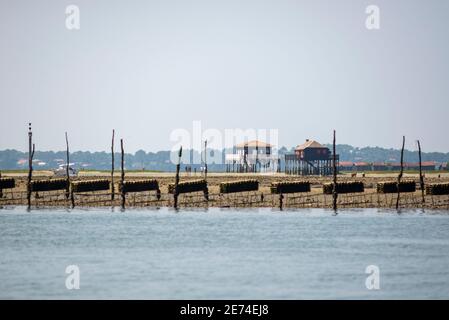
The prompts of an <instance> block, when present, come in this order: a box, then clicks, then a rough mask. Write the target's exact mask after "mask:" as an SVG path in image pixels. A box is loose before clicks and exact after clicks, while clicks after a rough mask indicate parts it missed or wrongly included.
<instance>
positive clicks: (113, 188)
mask: <svg viewBox="0 0 449 320" xmlns="http://www.w3.org/2000/svg"><path fill="white" fill-rule="evenodd" d="M114 137H115V130H114V129H112V144H111V158H112V162H111V201H114V199H115V187H114ZM112 205H114V203H112Z"/></svg>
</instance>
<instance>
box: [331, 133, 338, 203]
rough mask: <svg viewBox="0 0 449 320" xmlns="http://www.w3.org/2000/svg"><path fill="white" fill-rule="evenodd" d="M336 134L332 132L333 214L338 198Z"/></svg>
mask: <svg viewBox="0 0 449 320" xmlns="http://www.w3.org/2000/svg"><path fill="white" fill-rule="evenodd" d="M335 142H336V132H335V130H334V140H333V150H332V151H333V153H334V154H333V171H334V172H333V173H334V185H333V191H332V195H333V205H332V207H333V209H334V211H335V212H337V198H338V193H337V154H336V149H337V148H336V145H335Z"/></svg>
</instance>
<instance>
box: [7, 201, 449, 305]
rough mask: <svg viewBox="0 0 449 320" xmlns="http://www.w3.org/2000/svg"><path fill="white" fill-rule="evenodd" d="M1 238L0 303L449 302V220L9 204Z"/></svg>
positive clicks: (374, 213) (444, 216)
mask: <svg viewBox="0 0 449 320" xmlns="http://www.w3.org/2000/svg"><path fill="white" fill-rule="evenodd" d="M0 241H1V242H0V298H32V299H35V298H36V299H37V298H44V299H47V298H58V299H59V298H63V299H65V298H68V299H73V298H75V299H79V298H88V299H90V298H106V299H108V298H125V299H130V298H137V299H174V298H178V299H313V298H322V299H328V298H338V299H349V298H360V299H375V298H405V299H407V298H445V299H447V298H449V214H448V212H427V213H420V212H419V211H416V212H407V213H403V214H401V215H397V214H396V213H394V212H388V211H378V210H368V209H367V210H358V211H344V212H341V213H340V214H339V215H338V216H333V215H332V212H330V211H326V210H320V209H313V210H304V209H303V210H296V211H285V212H279V211H276V210H271V209H260V210H257V209H252V210H233V209H209V210H207V211H206V210H201V211H181V212H178V213H176V212H174V211H173V210H171V209H167V208H163V209H159V210H157V209H148V210H127V211H126V212H125V213H122V212H120V211H119V210H117V209H116V211H115V212H114V211H111V210H110V209H90V210H81V209H77V210H73V211H66V210H57V209H49V210H34V211H32V212H31V213H28V212H26V210H25V209H24V208H12V209H0ZM68 265H77V266H78V267H79V269H80V289H79V290H68V289H67V288H66V286H65V281H66V277H67V276H68V275H67V274H66V273H65V269H66V266H68ZM368 265H377V266H378V267H379V269H380V289H379V290H368V289H367V288H366V286H365V280H366V278H367V277H368V274H366V273H365V268H366V267H367V266H368Z"/></svg>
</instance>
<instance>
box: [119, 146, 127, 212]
mask: <svg viewBox="0 0 449 320" xmlns="http://www.w3.org/2000/svg"><path fill="white" fill-rule="evenodd" d="M120 148H121V151H122V159H121V168H122V172H121V177H120V191H121V195H122V209H125V200H126V195H125V188H124V184H125V151H124V149H123V139H120Z"/></svg>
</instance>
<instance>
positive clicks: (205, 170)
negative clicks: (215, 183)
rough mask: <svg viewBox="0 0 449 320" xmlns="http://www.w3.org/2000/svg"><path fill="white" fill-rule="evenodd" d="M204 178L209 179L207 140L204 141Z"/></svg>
mask: <svg viewBox="0 0 449 320" xmlns="http://www.w3.org/2000/svg"><path fill="white" fill-rule="evenodd" d="M204 179H205V180H206V179H207V140H205V141H204Z"/></svg>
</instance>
